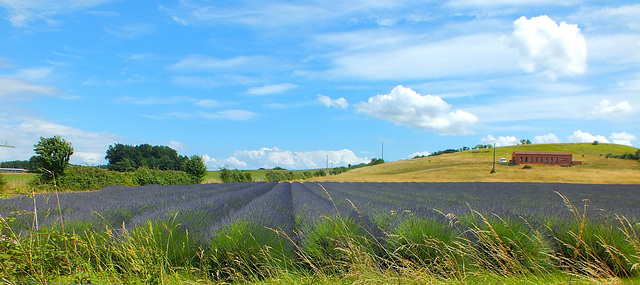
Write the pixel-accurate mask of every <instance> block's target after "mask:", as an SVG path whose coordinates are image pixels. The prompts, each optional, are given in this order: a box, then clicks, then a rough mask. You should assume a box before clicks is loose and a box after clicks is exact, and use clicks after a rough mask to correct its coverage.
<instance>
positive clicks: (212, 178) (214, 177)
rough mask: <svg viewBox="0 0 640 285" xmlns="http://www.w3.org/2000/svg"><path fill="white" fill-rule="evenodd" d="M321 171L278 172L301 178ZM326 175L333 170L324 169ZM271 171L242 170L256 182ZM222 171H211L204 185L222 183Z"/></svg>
mask: <svg viewBox="0 0 640 285" xmlns="http://www.w3.org/2000/svg"><path fill="white" fill-rule="evenodd" d="M318 170H319V169H306V170H278V171H286V172H289V171H291V172H293V174H294V175H295V176H301V175H302V173H304V172H306V171H309V172H311V173H313V172H316V171H318ZM322 170H324V171H325V172H326V173H329V171H331V169H322ZM269 171H271V169H261V170H242V172H248V173H251V178H253V180H254V181H256V180H264V177H265V176H266V175H267V172H269ZM220 182H221V181H220V171H209V172H208V173H207V175H206V176H205V177H204V183H220Z"/></svg>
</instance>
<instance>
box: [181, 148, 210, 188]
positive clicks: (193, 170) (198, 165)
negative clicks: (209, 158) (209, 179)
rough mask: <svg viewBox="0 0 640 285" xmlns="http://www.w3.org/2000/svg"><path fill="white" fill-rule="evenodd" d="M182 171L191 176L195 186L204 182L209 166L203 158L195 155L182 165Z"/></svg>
mask: <svg viewBox="0 0 640 285" xmlns="http://www.w3.org/2000/svg"><path fill="white" fill-rule="evenodd" d="M182 171H184V172H186V173H187V174H189V175H190V176H191V182H192V183H193V184H199V183H201V182H202V180H204V176H205V175H207V166H205V165H204V161H203V160H202V156H198V155H194V156H191V157H190V158H188V159H187V160H186V161H185V162H184V163H183V164H182Z"/></svg>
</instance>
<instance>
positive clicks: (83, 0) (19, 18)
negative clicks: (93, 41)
mask: <svg viewBox="0 0 640 285" xmlns="http://www.w3.org/2000/svg"><path fill="white" fill-rule="evenodd" d="M111 1H113V0H57V1H51V0H30V1H24V0H2V1H0V7H4V8H5V9H7V11H8V12H9V13H8V16H9V21H11V23H12V24H13V25H14V26H18V27H24V26H27V25H29V24H31V23H33V22H36V21H44V22H45V23H47V24H55V23H56V21H55V20H54V19H53V18H54V17H55V16H57V15H60V14H69V13H74V12H76V11H79V10H84V9H87V8H91V7H96V6H100V5H102V4H105V3H107V2H111Z"/></svg>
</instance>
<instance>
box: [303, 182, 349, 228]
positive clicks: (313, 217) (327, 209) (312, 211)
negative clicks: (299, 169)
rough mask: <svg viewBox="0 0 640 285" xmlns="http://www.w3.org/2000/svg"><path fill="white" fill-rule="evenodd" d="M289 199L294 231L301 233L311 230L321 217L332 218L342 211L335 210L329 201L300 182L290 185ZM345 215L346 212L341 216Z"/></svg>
mask: <svg viewBox="0 0 640 285" xmlns="http://www.w3.org/2000/svg"><path fill="white" fill-rule="evenodd" d="M305 184H306V183H305ZM291 198H292V203H293V216H294V220H295V224H296V230H297V231H298V232H301V233H304V232H307V231H308V230H309V229H311V228H313V226H314V225H315V223H317V222H318V221H320V220H322V217H334V216H337V215H338V213H340V212H341V211H344V209H342V210H341V209H336V207H335V206H334V205H333V203H332V202H331V201H330V200H329V199H326V198H323V197H322V196H320V195H318V194H316V193H314V192H313V191H311V190H309V188H307V187H306V185H303V184H302V183H300V182H293V183H292V184H291ZM346 213H348V211H344V212H343V214H346Z"/></svg>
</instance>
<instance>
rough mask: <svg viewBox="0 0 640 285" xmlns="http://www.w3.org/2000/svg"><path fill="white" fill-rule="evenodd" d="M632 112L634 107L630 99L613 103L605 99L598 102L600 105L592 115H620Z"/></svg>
mask: <svg viewBox="0 0 640 285" xmlns="http://www.w3.org/2000/svg"><path fill="white" fill-rule="evenodd" d="M631 112H633V107H631V104H629V102H628V101H622V102H620V103H618V104H615V105H613V104H611V102H610V101H609V100H607V99H603V100H602V101H600V103H598V106H596V107H595V108H594V109H593V110H592V111H591V116H592V117H596V116H607V115H620V114H626V113H631Z"/></svg>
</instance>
